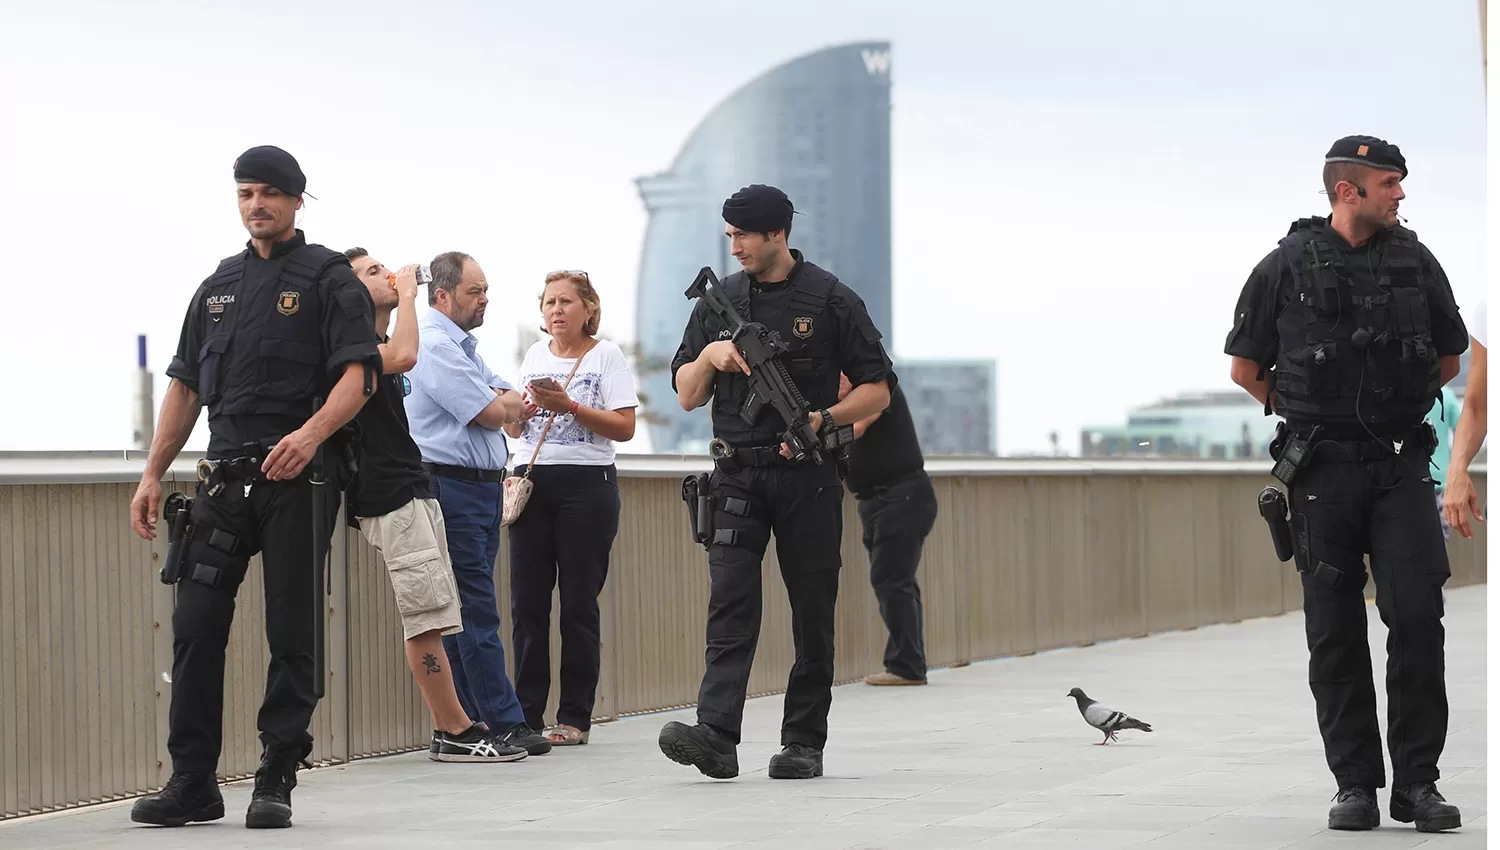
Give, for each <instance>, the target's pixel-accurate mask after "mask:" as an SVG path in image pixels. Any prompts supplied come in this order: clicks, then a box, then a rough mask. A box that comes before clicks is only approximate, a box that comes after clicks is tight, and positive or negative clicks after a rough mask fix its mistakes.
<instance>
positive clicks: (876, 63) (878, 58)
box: [859, 50, 891, 74]
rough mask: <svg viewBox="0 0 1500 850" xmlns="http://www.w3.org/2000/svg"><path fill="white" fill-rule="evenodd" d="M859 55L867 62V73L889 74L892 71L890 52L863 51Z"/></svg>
mask: <svg viewBox="0 0 1500 850" xmlns="http://www.w3.org/2000/svg"><path fill="white" fill-rule="evenodd" d="M859 55H860V57H861V58H862V59H864V60H865V73H867V74H888V73H890V70H891V52H890V51H889V50H861V51H860V52H859Z"/></svg>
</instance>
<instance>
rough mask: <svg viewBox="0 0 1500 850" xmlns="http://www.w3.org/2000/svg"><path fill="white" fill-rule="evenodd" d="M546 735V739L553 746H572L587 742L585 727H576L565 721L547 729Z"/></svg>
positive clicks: (587, 734) (587, 735)
mask: <svg viewBox="0 0 1500 850" xmlns="http://www.w3.org/2000/svg"><path fill="white" fill-rule="evenodd" d="M546 735H547V740H549V741H551V742H552V744H553V746H557V747H573V746H577V745H579V744H587V743H588V742H589V733H588V730H587V729H577V728H575V727H573V726H569V725H568V724H566V723H559V724H557V725H556V726H553V727H552V728H551V729H548V730H547V732H546Z"/></svg>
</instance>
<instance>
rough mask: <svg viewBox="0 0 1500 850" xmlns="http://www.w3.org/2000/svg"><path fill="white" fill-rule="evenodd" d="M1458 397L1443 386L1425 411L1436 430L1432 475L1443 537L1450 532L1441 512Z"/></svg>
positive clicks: (1445, 537)
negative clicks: (1437, 397) (1440, 393)
mask: <svg viewBox="0 0 1500 850" xmlns="http://www.w3.org/2000/svg"><path fill="white" fill-rule="evenodd" d="M1458 415H1459V409H1458V397H1457V396H1455V395H1454V394H1453V390H1450V389H1448V387H1447V386H1446V385H1445V386H1444V387H1443V395H1442V397H1441V398H1439V399H1437V400H1436V401H1434V402H1433V403H1432V409H1431V410H1429V411H1427V421H1428V422H1431V423H1432V427H1433V428H1434V429H1436V430H1437V448H1435V449H1433V450H1432V466H1433V470H1432V477H1433V478H1435V479H1437V482H1438V485H1437V512H1438V517H1439V519H1441V521H1442V525H1443V539H1444V540H1447V539H1448V537H1449V535H1450V534H1452V531H1453V530H1452V529H1451V528H1449V526H1448V516H1447V514H1446V513H1444V512H1443V491H1444V487H1443V482H1444V481H1445V480H1446V479H1447V478H1448V457H1449V454H1450V452H1452V450H1453V429H1454V428H1457V427H1458Z"/></svg>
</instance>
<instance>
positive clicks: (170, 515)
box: [161, 492, 193, 584]
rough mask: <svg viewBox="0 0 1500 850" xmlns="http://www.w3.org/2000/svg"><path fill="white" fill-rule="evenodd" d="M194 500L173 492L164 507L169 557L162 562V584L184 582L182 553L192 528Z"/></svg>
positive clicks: (169, 494)
mask: <svg viewBox="0 0 1500 850" xmlns="http://www.w3.org/2000/svg"><path fill="white" fill-rule="evenodd" d="M192 513H193V500H192V498H190V497H189V496H188V495H187V494H186V493H178V492H172V493H168V494H167V500H166V502H165V503H164V504H163V505H162V509H161V515H162V518H163V519H165V520H166V521H167V557H166V559H165V560H164V561H163V562H162V567H161V583H162V584H176V583H177V582H179V581H181V580H182V552H183V549H185V548H186V547H187V540H188V537H189V536H190V535H191V533H192V526H190V525H188V520H189V519H190V518H191V517H192Z"/></svg>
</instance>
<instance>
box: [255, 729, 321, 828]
mask: <svg viewBox="0 0 1500 850" xmlns="http://www.w3.org/2000/svg"><path fill="white" fill-rule="evenodd" d="M310 752H312V747H310V746H309V747H308V748H307V749H306V750H305V751H303V752H302V753H301V754H300V755H299V754H298V753H297V751H296V750H272V749H270V748H267V749H266V750H265V752H264V753H262V754H261V757H260V769H258V770H256V771H255V790H254V791H252V792H251V793H250V808H249V809H247V810H246V812H245V826H246V827H247V828H249V829H285V828H286V827H289V826H291V825H292V789H293V788H296V787H297V763H298V762H301V763H302V765H303V766H304V767H307V768H311V767H312V765H310V764H308V763H307V762H306V761H305V759H306V758H307V754H308V753H310Z"/></svg>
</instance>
